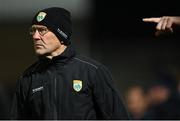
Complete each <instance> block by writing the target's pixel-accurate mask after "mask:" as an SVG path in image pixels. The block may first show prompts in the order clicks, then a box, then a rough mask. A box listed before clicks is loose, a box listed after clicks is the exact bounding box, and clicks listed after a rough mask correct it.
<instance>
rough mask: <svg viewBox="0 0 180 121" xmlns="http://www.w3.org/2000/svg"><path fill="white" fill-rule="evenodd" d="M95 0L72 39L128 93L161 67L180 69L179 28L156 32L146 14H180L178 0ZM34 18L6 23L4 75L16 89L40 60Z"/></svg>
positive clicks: (0, 31)
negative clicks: (32, 29)
mask: <svg viewBox="0 0 180 121" xmlns="http://www.w3.org/2000/svg"><path fill="white" fill-rule="evenodd" d="M91 1H92V4H91V6H92V9H91V10H92V12H91V14H90V15H88V16H87V17H84V18H78V17H73V23H74V25H73V32H74V33H73V36H72V41H73V44H74V45H75V47H76V49H77V51H79V52H80V53H82V54H84V55H86V56H88V57H91V58H94V59H96V60H97V61H99V62H101V63H103V64H104V65H106V66H107V67H108V68H109V70H110V71H111V72H112V75H113V77H114V80H115V83H117V86H118V88H119V90H120V91H121V92H122V94H124V93H125V92H126V89H127V88H128V86H130V85H132V84H134V83H143V84H144V85H148V84H149V83H151V81H153V80H156V79H157V72H159V71H161V70H164V71H168V72H169V73H173V74H174V73H175V74H177V73H178V72H179V68H180V48H179V33H178V31H177V32H176V31H175V33H174V34H171V35H169V34H167V35H162V36H161V37H155V36H154V32H155V26H156V24H153V23H144V22H142V18H144V17H159V16H165V15H166V16H168V15H171V16H179V14H180V7H179V4H178V0H176V1H175V0H174V1H172V0H171V1H164V0H151V1H130V0H123V1H122V0H121V1H107V0H106V1H98V0H91ZM44 2H45V1H44ZM52 2H53V1H52ZM59 2H60V1H59ZM2 4H3V3H2ZM2 4H1V5H2ZM5 4H6V5H7V3H5ZM11 4H14V3H13V2H12V3H11ZM69 4H71V2H69ZM7 6H8V5H7ZM47 6H48V5H47ZM87 6H88V5H87ZM42 7H43V6H42ZM61 7H63V6H61ZM35 12H36V11H35V10H34V11H32V12H31V13H32V14H35ZM6 14H7V16H8V14H9V13H8V11H7V13H6ZM17 15H19V13H17ZM31 17H32V16H31ZM31 17H29V18H28V17H27V18H24V19H17V20H14V19H13V18H9V19H6V20H3V21H1V22H0V35H1V44H0V52H1V59H0V67H1V68H0V72H1V74H0V80H1V82H2V83H3V84H5V88H6V89H7V90H8V92H10V93H11V89H12V88H13V87H14V85H15V82H16V80H17V79H18V77H19V76H20V75H21V73H22V72H23V71H24V70H25V69H26V68H27V67H28V66H29V65H31V64H32V63H33V62H34V61H35V60H36V56H35V54H34V50H33V46H32V41H31V40H30V38H29V35H28V28H29V27H30V22H31V19H32V18H31ZM14 18H16V14H15V15H14ZM1 19H3V18H1Z"/></svg>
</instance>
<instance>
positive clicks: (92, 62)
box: [73, 55, 103, 69]
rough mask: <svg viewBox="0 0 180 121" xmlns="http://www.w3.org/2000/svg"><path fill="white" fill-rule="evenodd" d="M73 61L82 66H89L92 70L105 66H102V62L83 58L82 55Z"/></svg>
mask: <svg viewBox="0 0 180 121" xmlns="http://www.w3.org/2000/svg"><path fill="white" fill-rule="evenodd" d="M73 60H74V61H75V62H77V63H79V64H81V65H84V66H87V67H90V68H94V69H98V68H100V67H101V66H103V64H101V63H100V62H98V61H96V60H94V59H92V58H89V57H86V56H82V55H77V56H75V57H74V58H73Z"/></svg>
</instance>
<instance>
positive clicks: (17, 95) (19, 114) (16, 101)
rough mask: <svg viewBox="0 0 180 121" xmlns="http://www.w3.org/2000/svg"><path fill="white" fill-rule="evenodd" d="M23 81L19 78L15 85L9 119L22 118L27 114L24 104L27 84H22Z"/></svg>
mask: <svg viewBox="0 0 180 121" xmlns="http://www.w3.org/2000/svg"><path fill="white" fill-rule="evenodd" d="M23 81H25V80H23V78H20V79H19V80H18V82H17V85H16V90H15V92H14V95H13V100H12V103H11V112H10V113H11V119H13V120H14V119H24V118H25V117H26V116H25V115H26V114H27V112H26V110H25V106H26V96H27V89H28V88H27V87H26V86H27V85H26V86H25V84H22V82H23Z"/></svg>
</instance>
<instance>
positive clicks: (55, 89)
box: [54, 76, 58, 119]
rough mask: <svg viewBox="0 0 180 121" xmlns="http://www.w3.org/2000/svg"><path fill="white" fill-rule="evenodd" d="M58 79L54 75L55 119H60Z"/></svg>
mask: <svg viewBox="0 0 180 121" xmlns="http://www.w3.org/2000/svg"><path fill="white" fill-rule="evenodd" d="M57 116H58V115H57V79H56V76H55V77H54V119H58V117H57Z"/></svg>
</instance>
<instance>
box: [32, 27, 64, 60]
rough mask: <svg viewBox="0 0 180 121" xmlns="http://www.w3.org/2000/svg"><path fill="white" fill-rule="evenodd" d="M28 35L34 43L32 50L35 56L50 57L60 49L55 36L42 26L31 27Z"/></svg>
mask: <svg viewBox="0 0 180 121" xmlns="http://www.w3.org/2000/svg"><path fill="white" fill-rule="evenodd" d="M30 34H31V36H32V39H33V42H34V49H35V52H36V54H37V55H46V56H49V55H52V53H53V52H56V51H58V50H59V49H60V47H61V43H60V41H59V40H58V38H57V37H56V36H55V34H54V33H53V32H51V31H49V30H48V29H47V27H46V26H43V25H33V26H32V27H31V31H30Z"/></svg>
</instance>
